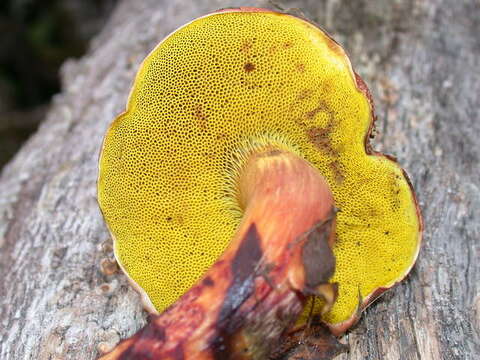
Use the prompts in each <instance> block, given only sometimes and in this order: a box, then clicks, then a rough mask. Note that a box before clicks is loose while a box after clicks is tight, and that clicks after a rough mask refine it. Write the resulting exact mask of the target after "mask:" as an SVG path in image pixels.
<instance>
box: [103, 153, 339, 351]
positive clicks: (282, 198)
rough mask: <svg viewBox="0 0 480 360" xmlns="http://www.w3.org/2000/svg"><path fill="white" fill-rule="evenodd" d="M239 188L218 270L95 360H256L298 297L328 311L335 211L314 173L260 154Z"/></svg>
mask: <svg viewBox="0 0 480 360" xmlns="http://www.w3.org/2000/svg"><path fill="white" fill-rule="evenodd" d="M239 188H240V191H239V201H240V203H241V205H242V207H243V208H244V209H245V213H244V217H243V219H242V222H241V224H240V226H239V228H238V230H237V232H236V234H235V236H234V238H233V239H232V241H231V243H230V245H229V246H228V248H227V249H226V251H225V252H224V253H223V254H222V256H221V257H220V258H219V259H218V261H217V262H216V263H215V264H214V265H213V266H212V267H211V268H210V269H209V270H208V271H207V273H206V274H205V275H204V277H203V278H202V279H201V280H200V281H198V282H197V283H196V284H195V285H194V286H193V287H192V288H191V289H190V290H189V291H188V292H187V293H185V294H184V295H183V296H182V297H181V298H180V299H179V300H178V301H177V302H176V303H175V304H173V305H172V306H170V307H169V308H168V309H167V310H166V311H165V312H164V313H162V314H160V315H158V316H153V317H152V319H151V321H150V322H149V324H148V325H147V326H146V327H144V328H143V329H142V330H140V331H139V332H138V333H137V334H135V335H134V336H133V337H131V338H130V339H127V340H124V341H122V342H121V343H120V344H119V345H118V346H117V347H116V348H115V349H114V350H113V352H111V353H110V354H107V355H105V356H103V357H102V359H104V360H107V359H127V358H128V359H147V358H149V359H150V358H151V359H153V358H155V359H157V358H158V359H185V360H188V359H197V360H207V359H208V360H214V359H232V360H233V359H235V360H240V359H265V358H267V356H268V354H269V353H270V351H271V349H272V346H274V345H275V344H277V343H278V341H279V340H280V337H281V336H282V335H284V334H285V333H286V332H287V331H288V330H289V329H290V328H291V327H292V325H293V324H294V323H295V321H296V320H297V318H298V316H299V315H300V313H301V311H302V309H303V307H304V305H305V302H306V298H307V296H309V295H313V294H315V295H319V296H323V297H324V299H325V303H326V304H327V306H328V305H331V304H332V303H333V301H334V300H335V297H336V286H335V284H330V283H328V280H329V278H330V277H331V276H332V275H333V272H334V266H335V260H334V257H333V253H332V251H331V246H332V243H333V238H334V233H335V231H333V229H334V220H335V211H334V206H333V197H332V194H331V192H330V190H329V188H328V186H327V183H326V181H325V180H324V179H323V177H322V176H321V175H320V173H319V172H318V170H316V169H315V168H314V167H312V166H311V165H310V164H308V163H307V162H306V161H305V160H303V159H301V158H300V157H298V156H296V155H294V154H292V153H288V152H284V151H280V150H277V149H266V150H264V151H259V152H257V153H254V154H252V155H251V157H250V159H249V161H248V162H247V164H246V166H245V168H244V170H243V171H242V174H241V175H240V178H239Z"/></svg>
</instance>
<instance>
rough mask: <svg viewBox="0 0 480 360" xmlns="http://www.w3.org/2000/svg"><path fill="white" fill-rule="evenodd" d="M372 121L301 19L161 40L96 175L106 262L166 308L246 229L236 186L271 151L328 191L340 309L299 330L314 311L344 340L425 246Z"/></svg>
mask: <svg viewBox="0 0 480 360" xmlns="http://www.w3.org/2000/svg"><path fill="white" fill-rule="evenodd" d="M374 119H375V115H374V109H373V103H372V98H371V96H370V93H369V91H368V89H367V86H366V85H365V83H364V82H363V81H362V80H361V78H360V77H359V76H358V75H357V74H356V73H355V72H354V71H353V69H352V66H351V63H350V61H349V59H348V57H347V55H346V54H345V52H344V50H343V49H342V48H341V47H340V46H339V45H338V44H337V43H336V42H335V41H334V40H332V39H331V38H330V37H329V36H328V35H327V34H326V33H325V32H324V31H323V30H321V29H319V28H318V27H317V26H315V25H314V24H312V23H311V22H309V21H306V20H304V19H301V18H299V17H295V16H292V15H288V14H283V13H278V12H274V11H270V10H266V9H258V8H239V9H227V10H223V11H220V12H216V13H212V14H209V15H206V16H204V17H201V18H199V19H196V20H194V21H192V22H190V23H189V24H187V25H185V26H183V27H181V28H180V29H178V30H176V31H175V32H173V33H172V34H171V35H169V36H168V37H167V38H166V39H164V40H163V41H162V42H161V43H160V44H159V45H158V46H157V47H156V48H155V49H154V50H153V51H152V52H151V53H150V55H149V56H148V57H147V58H146V59H145V60H144V62H143V63H142V65H141V67H140V70H139V71H138V73H137V76H136V79H135V82H134V85H133V89H132V91H131V93H130V97H129V100H128V105H127V109H126V111H125V112H124V113H123V114H121V115H120V116H119V117H118V118H117V119H116V120H115V121H114V122H113V124H112V125H111V126H110V128H109V130H108V132H107V134H106V136H105V140H104V144H103V148H102V153H101V157H100V163H99V179H98V200H99V204H100V207H101V210H102V212H103V215H104V217H105V220H106V222H107V225H108V228H109V230H110V232H111V234H112V237H113V239H114V251H115V256H116V258H117V260H118V263H119V265H120V267H121V268H122V270H123V271H124V272H125V273H126V274H127V275H128V277H129V278H130V280H131V281H132V283H133V284H134V285H135V287H136V288H137V290H139V291H140V292H141V294H142V298H143V300H144V303H145V305H146V307H147V308H148V309H149V310H150V311H151V312H154V313H158V312H162V311H163V310H165V309H166V308H167V307H169V306H170V305H172V304H173V303H174V302H175V301H177V300H178V299H179V298H180V296H181V295H182V294H184V293H185V292H186V291H187V290H188V289H189V288H191V287H192V286H193V285H194V284H195V283H196V282H197V281H198V280H199V279H200V278H201V277H202V275H203V274H204V273H205V272H206V271H207V270H208V269H209V268H210V266H212V264H214V263H215V261H216V260H217V259H218V258H219V257H220V256H221V255H222V253H223V252H224V250H225V249H226V247H227V245H228V244H229V242H230V241H231V239H232V238H234V236H235V234H236V232H238V231H239V229H240V228H241V226H242V225H241V224H244V221H245V219H244V216H245V214H246V213H247V212H246V209H247V208H248V206H249V205H248V201H247V200H246V198H247V197H248V196H247V195H246V194H248V193H249V192H251V191H253V190H252V189H250V188H249V186H250V185H245V184H255V183H256V182H255V172H253V173H249V172H248V170H247V169H249V166H248V164H249V162H250V161H251V159H252V158H256V157H258V156H259V154H263V153H265V151H267V150H268V151H270V152H278V153H279V154H281V155H279V156H280V157H281V158H284V157H286V158H295V159H296V160H295V161H294V163H301V162H302V161H306V162H308V164H310V165H311V166H312V167H313V168H315V169H316V170H317V173H318V174H317V175H318V177H319V178H320V177H323V178H325V180H326V183H327V184H328V188H329V189H330V191H331V192H332V193H333V199H334V204H335V207H336V208H338V209H339V212H338V213H337V218H336V230H335V237H336V242H335V245H334V248H333V252H334V255H335V258H336V269H335V273H334V275H333V277H332V278H331V283H338V297H337V299H336V302H335V303H334V304H333V306H332V307H331V309H329V311H328V312H325V313H324V312H322V309H323V304H324V301H322V300H318V299H316V298H315V297H313V298H312V299H311V302H310V304H309V305H306V306H305V309H306V310H305V311H304V314H303V316H302V317H301V319H300V322H302V321H303V322H304V321H305V319H306V318H307V317H308V314H309V313H310V312H311V311H310V310H311V308H313V313H316V314H320V315H321V317H322V320H323V321H324V322H325V323H326V324H327V325H328V326H329V328H330V329H331V331H332V332H333V333H335V334H341V333H343V332H344V331H346V330H347V329H348V328H349V327H350V326H351V325H352V324H354V323H355V322H356V321H357V320H358V317H359V314H360V312H361V311H362V310H363V309H365V308H366V306H368V305H369V304H370V303H371V302H372V301H373V300H374V299H375V298H377V297H378V296H379V295H380V294H381V293H383V292H384V291H385V290H387V289H389V288H391V287H392V286H394V285H395V284H396V283H398V282H399V281H401V280H402V279H403V278H404V277H405V276H406V275H407V274H408V272H409V271H410V269H411V268H412V266H413V264H414V262H415V260H416V258H417V255H418V251H419V247H420V240H421V230H422V220H421V215H420V210H419V207H418V204H417V201H416V198H415V195H414V192H413V189H412V186H411V184H410V182H409V180H408V177H407V175H406V174H405V172H404V171H403V170H402V168H401V167H400V166H399V165H398V164H397V163H396V162H395V161H394V160H393V159H392V157H389V156H386V155H383V154H380V153H378V152H376V151H374V150H373V149H372V148H371V146H370V145H369V137H370V134H371V131H372V128H373V123H374ZM302 159H303V160H302ZM270 173H271V176H272V177H274V176H277V175H276V174H275V171H271V172H270ZM269 181H272V182H275V181H276V180H275V179H274V178H272V179H268V180H267V179H265V182H267V183H268V182H269ZM298 181H302V178H301V174H299V177H298ZM292 188H293V189H294V188H295V186H292ZM246 189H249V190H248V191H247V190H246ZM310 196H312V197H314V196H315V194H310V193H308V192H303V193H296V194H292V193H289V194H288V195H286V197H285V199H284V208H285V212H284V214H283V215H282V216H284V222H285V223H286V224H290V223H291V219H296V218H297V217H298V213H296V212H297V211H298V210H297V208H296V207H295V206H293V205H292V206H289V204H293V203H294V202H295V199H297V197H298V198H299V199H308V198H309V197H310ZM288 209H290V211H288ZM262 214H263V215H262V216H265V217H266V220H265V221H267V222H268V220H269V219H268V217H269V216H270V215H269V211H267V210H265V212H264V213H262ZM301 215H302V217H306V218H308V217H309V213H308V212H305V213H302V214H301ZM317 220H318V219H317ZM262 221H263V220H262ZM295 221H296V220H295ZM273 223H278V221H273ZM312 224H313V223H310V226H312ZM293 225H294V224H292V226H293ZM306 230H307V229H306V227H302V228H298V229H297V233H296V235H297V236H300V235H301V234H302V233H303V232H304V231H306Z"/></svg>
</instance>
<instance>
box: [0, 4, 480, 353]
mask: <svg viewBox="0 0 480 360" xmlns="http://www.w3.org/2000/svg"><path fill="white" fill-rule="evenodd" d="M248 4H252V2H247V1H243V0H242V1H236V2H231V1H220V0H205V1H202V2H187V1H182V0H169V1H166V0H161V1H159V0H138V1H128V0H125V1H123V2H121V3H120V4H119V6H118V8H117V9H116V11H115V12H114V13H113V14H112V17H111V19H110V21H109V23H108V24H107V26H106V27H105V28H104V30H103V32H102V33H101V34H100V35H99V36H98V37H97V38H96V39H95V40H94V41H93V42H92V44H91V49H90V51H89V53H88V54H87V55H86V56H85V57H84V58H82V59H80V60H77V61H69V62H67V63H66V64H65V65H64V67H63V70H62V73H63V91H62V93H61V94H59V95H58V96H56V98H55V100H54V101H53V103H52V105H51V109H50V111H49V113H48V115H47V117H46V119H45V121H44V122H43V123H42V125H41V126H40V128H39V130H38V132H37V133H36V134H35V135H34V136H33V137H32V138H31V139H30V140H29V141H28V143H27V144H26V145H25V146H24V147H23V148H22V150H21V151H19V152H18V154H17V155H16V157H15V158H14V159H13V160H12V161H11V162H10V163H9V164H8V165H7V166H6V168H5V169H4V170H3V172H2V174H1V177H0V251H1V253H0V275H1V281H0V294H1V298H0V306H1V307H0V324H1V327H0V358H1V359H79V358H81V359H94V358H96V357H97V356H98V355H99V351H106V350H109V349H110V348H111V347H112V346H113V345H115V344H116V343H117V342H118V340H119V339H120V338H125V337H127V336H131V335H132V334H133V333H134V332H135V331H136V330H138V329H139V328H140V327H141V326H142V325H144V324H145V321H146V314H145V313H144V312H143V311H142V309H141V305H140V301H139V297H138V296H137V294H136V293H135V292H134V291H133V290H132V289H131V288H130V287H129V286H128V284H127V281H126V279H125V277H124V276H123V275H121V274H119V273H118V272H117V273H113V274H112V271H111V270H112V269H111V268H112V267H111V266H110V267H109V266H106V265H108V261H103V265H104V266H103V267H102V266H100V263H101V261H102V259H104V258H105V257H108V256H111V252H110V249H109V246H108V245H105V244H104V242H105V241H107V240H108V238H109V236H108V233H107V230H106V228H105V225H104V223H103V220H102V217H101V215H100V212H99V210H98V206H97V203H96V176H97V159H98V153H99V149H100V145H101V140H102V137H103V134H104V132H105V130H106V128H107V126H108V124H109V123H110V122H111V120H112V119H113V118H114V117H115V116H116V115H117V114H118V113H120V112H121V111H122V110H123V109H124V106H125V103H126V99H127V96H128V91H129V88H130V85H131V82H132V80H133V77H134V74H135V71H136V69H137V68H138V66H139V64H140V62H141V60H142V59H143V58H144V57H145V55H146V54H147V53H148V52H149V51H150V50H151V49H152V48H153V47H154V45H155V44H156V43H157V42H158V41H160V40H161V39H162V38H163V37H164V36H165V35H167V34H168V33H169V32H170V31H172V30H174V29H175V28H176V27H178V26H179V25H181V24H183V23H185V22H187V21H189V20H191V19H193V18H195V17H197V16H199V15H201V14H204V13H206V12H208V11H211V10H214V9H217V8H222V7H227V6H231V5H237V6H238V5H248ZM254 5H260V6H262V5H263V6H265V5H266V4H265V3H263V2H260V1H257V2H254ZM284 5H285V7H299V8H301V9H302V11H303V12H304V13H305V14H306V15H307V16H308V17H310V18H312V19H314V20H315V21H316V22H318V23H319V24H320V25H321V26H322V27H324V28H325V29H326V30H327V31H329V32H330V33H331V34H332V35H333V36H334V38H335V39H336V40H337V41H338V42H340V43H341V44H342V45H343V46H344V47H345V48H346V50H347V52H348V53H349V54H350V57H351V59H352V62H353V64H354V67H355V69H356V71H357V72H358V73H359V74H360V75H361V76H362V77H363V78H364V79H365V81H366V82H367V84H369V86H370V89H371V90H372V93H373V97H374V101H375V104H376V109H377V115H378V122H377V129H378V132H379V133H378V134H377V138H376V140H375V141H374V145H375V148H376V149H377V150H382V151H386V152H388V153H393V154H395V155H396V156H397V157H398V160H399V162H400V163H401V164H402V165H403V166H404V167H405V168H406V170H407V172H408V173H409V174H410V177H411V180H412V182H413V185H414V187H415V189H416V191H417V193H418V196H419V199H420V204H421V206H422V209H423V214H424V217H425V224H426V229H425V234H424V244H423V246H422V250H421V253H420V257H419V260H418V262H417V265H416V266H415V268H414V270H413V272H412V273H411V275H410V276H409V277H408V279H407V280H406V281H404V282H403V283H402V284H401V285H399V286H397V287H396V288H395V289H393V290H391V291H390V292H389V293H387V295H385V296H383V297H382V298H381V300H379V301H377V302H376V304H374V305H372V306H371V307H370V308H369V309H368V310H367V311H366V313H365V314H364V315H363V318H362V320H361V322H360V323H359V324H358V325H357V326H356V327H355V329H353V330H352V331H351V332H350V333H349V334H348V335H346V336H345V337H344V338H343V339H342V341H343V342H344V343H348V344H349V345H350V353H349V354H343V355H340V356H339V357H338V359H365V358H367V359H399V358H402V359H474V358H475V357H476V356H475V354H479V353H480V290H479V284H480V267H479V266H478V262H477V258H478V257H479V255H480V242H479V241H478V240H479V235H480V221H479V220H480V191H479V181H478V179H480V169H479V166H478V163H479V160H480V147H479V146H478V143H477V140H478V135H479V134H480V121H479V120H480V119H479V104H480V98H479V97H480V95H479V94H480V72H479V71H478V69H479V65H480V37H479V36H478V34H479V33H480V3H479V2H478V1H474V0H459V1H449V0H431V1H428V2H427V1H421V0H405V1H382V0H378V1H367V0H362V1H355V2H352V1H347V0H344V1H340V0H331V1H317V0H303V1H302V0H298V1H285V2H284ZM102 244H104V245H103V246H102ZM102 269H103V270H104V271H103V272H102V271H101V270H102Z"/></svg>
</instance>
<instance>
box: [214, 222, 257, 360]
mask: <svg viewBox="0 0 480 360" xmlns="http://www.w3.org/2000/svg"><path fill="white" fill-rule="evenodd" d="M262 255H263V252H262V249H261V245H260V235H259V234H258V231H257V227H256V226H255V224H252V225H250V227H249V229H248V231H247V233H246V234H245V238H244V239H243V241H242V243H241V245H240V247H239V248H238V250H237V253H236V254H235V257H234V258H233V261H232V265H231V272H232V283H231V285H230V287H229V288H228V290H227V294H226V296H225V300H224V302H223V305H222V307H221V309H220V313H219V316H218V320H217V334H216V336H215V337H214V338H213V339H212V343H211V347H212V352H213V356H214V359H218V360H220V359H227V358H228V356H229V354H231V352H232V351H233V349H231V337H232V335H235V332H236V331H237V330H238V329H239V328H240V327H241V326H242V322H243V320H244V318H243V316H242V314H239V313H237V310H238V309H239V308H240V306H242V304H243V303H244V302H245V301H246V300H247V299H248V298H249V297H250V296H251V295H252V293H253V291H254V285H255V283H254V280H255V268H256V267H257V264H258V263H259V261H260V260H261V258H262Z"/></svg>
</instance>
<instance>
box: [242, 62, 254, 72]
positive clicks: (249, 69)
mask: <svg viewBox="0 0 480 360" xmlns="http://www.w3.org/2000/svg"><path fill="white" fill-rule="evenodd" d="M243 69H244V70H245V71H246V72H252V71H253V70H255V64H252V63H251V62H248V63H246V64H245V65H244V66H243Z"/></svg>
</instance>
